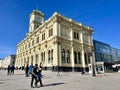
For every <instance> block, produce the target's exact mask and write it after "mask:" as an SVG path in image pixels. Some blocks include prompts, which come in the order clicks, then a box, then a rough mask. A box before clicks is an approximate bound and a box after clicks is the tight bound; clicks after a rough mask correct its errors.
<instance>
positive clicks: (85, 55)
mask: <svg viewBox="0 0 120 90" xmlns="http://www.w3.org/2000/svg"><path fill="white" fill-rule="evenodd" d="M84 59H85V64H86V65H87V54H86V53H85V54H84Z"/></svg>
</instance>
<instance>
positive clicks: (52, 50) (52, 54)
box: [51, 49, 53, 63]
mask: <svg viewBox="0 0 120 90" xmlns="http://www.w3.org/2000/svg"><path fill="white" fill-rule="evenodd" d="M51 63H53V49H52V50H51Z"/></svg>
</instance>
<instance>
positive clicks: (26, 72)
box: [25, 64, 29, 77]
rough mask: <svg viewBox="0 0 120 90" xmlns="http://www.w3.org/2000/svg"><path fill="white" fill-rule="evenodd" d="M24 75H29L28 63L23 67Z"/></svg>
mask: <svg viewBox="0 0 120 90" xmlns="http://www.w3.org/2000/svg"><path fill="white" fill-rule="evenodd" d="M25 75H26V77H28V76H29V65H28V64H27V65H26V68H25Z"/></svg>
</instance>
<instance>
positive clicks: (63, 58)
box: [62, 49, 65, 63]
mask: <svg viewBox="0 0 120 90" xmlns="http://www.w3.org/2000/svg"><path fill="white" fill-rule="evenodd" d="M62 62H63V63H65V49H62Z"/></svg>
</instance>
